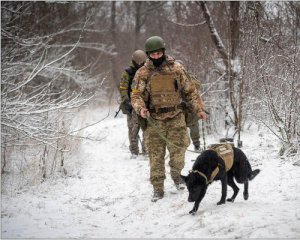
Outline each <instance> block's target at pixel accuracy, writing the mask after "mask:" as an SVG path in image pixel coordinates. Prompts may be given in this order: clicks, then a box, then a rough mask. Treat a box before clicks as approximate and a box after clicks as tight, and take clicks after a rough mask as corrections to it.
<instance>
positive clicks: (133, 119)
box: [119, 64, 140, 155]
mask: <svg viewBox="0 0 300 240" xmlns="http://www.w3.org/2000/svg"><path fill="white" fill-rule="evenodd" d="M136 70H137V69H136V68H135V67H134V65H133V64H131V65H130V67H129V68H127V69H126V70H125V71H124V72H123V74H122V78H121V82H120V85H119V91H120V95H121V99H122V103H121V109H122V112H123V113H124V114H126V115H127V126H128V137H129V150H130V152H131V153H132V154H133V155H138V154H139V142H138V133H139V130H140V126H139V123H138V116H137V114H136V112H135V111H132V109H130V106H129V108H128V107H127V108H126V106H124V103H126V101H127V102H128V103H130V93H131V84H132V79H133V77H134V74H135V73H136ZM131 108H132V107H131Z"/></svg>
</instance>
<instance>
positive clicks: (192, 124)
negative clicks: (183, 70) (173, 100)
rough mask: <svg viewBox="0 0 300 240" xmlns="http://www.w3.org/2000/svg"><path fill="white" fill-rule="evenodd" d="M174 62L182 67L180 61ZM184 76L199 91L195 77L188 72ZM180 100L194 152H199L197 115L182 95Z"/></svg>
mask: <svg viewBox="0 0 300 240" xmlns="http://www.w3.org/2000/svg"><path fill="white" fill-rule="evenodd" d="M176 62H178V63H180V64H182V65H183V62H182V61H181V60H176ZM186 75H187V77H188V78H190V79H191V80H192V81H194V83H195V85H196V88H197V90H200V84H199V81H198V80H197V79H196V78H195V76H194V75H191V74H190V73H189V72H187V74H186ZM182 98H183V103H184V104H183V106H184V114H185V122H186V126H187V127H188V128H189V129H190V137H191V139H192V142H193V145H194V149H195V151H199V150H200V128H199V117H198V115H197V113H195V112H194V111H193V107H192V105H191V104H190V103H188V102H187V101H186V100H185V98H184V94H182ZM201 100H202V99H201ZM202 104H203V103H202Z"/></svg>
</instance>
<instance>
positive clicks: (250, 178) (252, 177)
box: [248, 169, 260, 181]
mask: <svg viewBox="0 0 300 240" xmlns="http://www.w3.org/2000/svg"><path fill="white" fill-rule="evenodd" d="M259 173H260V169H255V170H254V171H252V173H251V175H250V176H249V178H248V179H249V180H250V181H251V180H253V179H254V178H255V177H256V176H257V174H259Z"/></svg>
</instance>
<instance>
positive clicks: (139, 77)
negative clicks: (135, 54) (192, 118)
mask: <svg viewBox="0 0 300 240" xmlns="http://www.w3.org/2000/svg"><path fill="white" fill-rule="evenodd" d="M166 76H169V77H170V76H172V78H173V82H174V85H175V87H174V86H173V87H174V88H175V89H178V92H179V91H181V92H182V93H184V95H185V98H186V100H187V101H188V102H189V103H191V105H192V108H193V111H194V112H196V113H198V112H200V111H202V110H203V108H204V106H203V102H202V100H201V98H200V96H199V95H198V93H197V89H196V87H195V84H194V83H193V82H192V81H190V79H189V78H188V77H187V75H186V71H185V69H184V67H183V66H182V65H181V64H179V63H176V62H175V61H174V59H173V58H172V57H170V56H166V60H165V61H164V62H163V63H162V65H161V66H160V67H159V68H156V67H155V66H154V65H153V63H152V61H151V60H149V59H147V61H146V63H145V65H144V66H143V67H141V68H140V69H139V70H138V71H137V72H136V75H135V77H134V79H133V84H132V93H131V103H132V106H133V108H134V110H135V111H136V112H137V113H138V114H139V113H140V110H141V108H147V109H149V112H150V115H151V117H152V118H153V119H154V120H155V127H153V126H152V125H150V124H148V125H147V128H146V130H145V135H144V136H145V144H146V148H147V150H148V154H149V158H150V181H151V184H152V185H153V188H154V191H163V188H164V179H165V162H164V157H165V153H166V148H167V149H168V151H169V152H170V161H169V165H170V169H171V177H172V179H173V181H174V182H175V184H176V182H178V181H180V173H181V170H182V169H183V168H184V156H185V151H186V149H187V147H188V146H189V137H188V134H187V128H186V123H185V117H184V113H183V110H182V108H180V107H179V106H177V105H176V106H175V105H174V106H173V107H168V108H164V109H163V108H161V109H160V108H157V106H156V103H155V101H156V100H157V99H155V98H156V95H157V93H158V92H159V88H160V86H161V87H162V88H163V89H168V87H169V88H170V86H164V84H167V83H165V82H166V81H168V82H169V80H167V79H166ZM155 83H156V84H155ZM165 93H166V91H165V92H161V94H159V96H158V98H161V101H162V102H163V100H164V97H165V98H166V100H167V98H169V99H176V97H178V95H172V93H171V94H170V95H167V94H165ZM155 94H156V95H155ZM170 96H171V97H170ZM180 100H181V101H182V99H180ZM177 101H178V100H177ZM160 110H161V111H160ZM163 110H164V111H163ZM165 110H166V111H165ZM157 128H158V129H159V131H160V132H161V133H162V134H163V135H164V136H165V137H166V138H167V139H168V140H169V141H170V142H171V143H174V144H176V145H177V146H180V147H181V148H177V147H175V146H173V145H172V144H170V143H169V142H166V141H165V140H163V139H162V138H161V136H159V134H158V133H157Z"/></svg>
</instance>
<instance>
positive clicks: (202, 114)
mask: <svg viewBox="0 0 300 240" xmlns="http://www.w3.org/2000/svg"><path fill="white" fill-rule="evenodd" d="M198 117H199V118H200V119H203V120H206V119H207V115H206V113H205V112H204V111H201V112H198Z"/></svg>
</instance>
